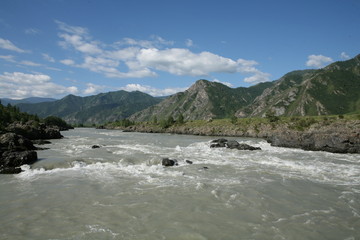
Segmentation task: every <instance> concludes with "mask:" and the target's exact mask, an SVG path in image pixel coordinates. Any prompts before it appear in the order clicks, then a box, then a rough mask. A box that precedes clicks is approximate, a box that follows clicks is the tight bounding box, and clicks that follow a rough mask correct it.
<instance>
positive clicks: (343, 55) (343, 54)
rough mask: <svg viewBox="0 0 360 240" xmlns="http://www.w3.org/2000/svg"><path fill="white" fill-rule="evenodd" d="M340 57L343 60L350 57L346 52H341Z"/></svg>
mask: <svg viewBox="0 0 360 240" xmlns="http://www.w3.org/2000/svg"><path fill="white" fill-rule="evenodd" d="M340 58H341V59H343V60H348V59H350V56H349V55H348V54H347V53H346V52H342V53H341V54H340Z"/></svg>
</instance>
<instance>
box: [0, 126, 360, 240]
mask: <svg viewBox="0 0 360 240" xmlns="http://www.w3.org/2000/svg"><path fill="white" fill-rule="evenodd" d="M62 134H63V135H64V136H65V138H64V139H60V140H52V143H51V144H49V145H45V146H46V147H49V148H50V149H49V150H43V151H38V157H39V161H38V162H36V163H35V164H33V165H32V166H22V169H23V170H24V171H23V172H22V173H20V174H18V175H0V239H2V240H5V239H11V240H14V239H15V240H16V239H36V240H41V239H51V240H55V239H59V240H60V239H61V240H65V239H69V240H70V239H86V240H87V239H129V240H136V239H150V240H151V239H156V240H159V239H184V240H185V239H188V240H193V239H209V240H210V239H214V240H219V239H223V240H232V239H259V240H260V239H261V240H262V239H316V240H321V239H344V240H355V239H360V155H359V154H332V153H326V152H310V151H303V150H299V149H287V148H277V147H271V146H270V145H269V144H268V143H267V142H266V141H264V140H262V139H251V138H229V139H235V140H237V141H239V142H241V143H247V144H249V145H252V146H256V147H261V148H262V150H261V151H239V150H231V149H222V148H216V149H214V148H210V147H209V146H210V141H211V140H212V139H215V137H203V136H188V135H171V134H149V133H147V134H146V133H126V132H122V131H116V130H99V129H97V130H95V129H86V128H82V129H75V130H70V131H66V132H62ZM93 145H99V146H100V148H95V149H92V146H93ZM165 157H168V158H172V159H177V160H178V163H179V165H178V166H174V167H163V166H162V165H161V160H162V158H165ZM186 160H190V161H192V162H193V164H189V163H187V162H186Z"/></svg>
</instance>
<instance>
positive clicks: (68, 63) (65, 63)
mask: <svg viewBox="0 0 360 240" xmlns="http://www.w3.org/2000/svg"><path fill="white" fill-rule="evenodd" d="M60 62H61V63H62V64H64V65H68V66H73V65H75V62H74V60H71V59H63V60H60Z"/></svg>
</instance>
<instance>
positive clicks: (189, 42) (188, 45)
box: [185, 39, 194, 47]
mask: <svg viewBox="0 0 360 240" xmlns="http://www.w3.org/2000/svg"><path fill="white" fill-rule="evenodd" d="M185 45H186V46H187V47H192V46H194V42H193V40H191V39H186V41H185Z"/></svg>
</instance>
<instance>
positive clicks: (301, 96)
mask: <svg viewBox="0 0 360 240" xmlns="http://www.w3.org/2000/svg"><path fill="white" fill-rule="evenodd" d="M269 111H270V112H273V113H275V115H278V116H280V115H283V116H306V115H332V114H346V113H351V112H357V111H360V55H358V56H356V57H355V58H353V59H350V60H347V61H341V62H335V63H332V64H330V65H328V66H327V67H325V68H322V69H319V70H303V71H294V72H290V73H288V74H286V75H284V76H283V77H282V78H280V79H279V80H277V81H275V82H274V85H273V86H271V87H270V88H268V89H266V90H265V91H264V92H263V93H262V94H261V95H260V96H258V97H257V98H256V99H255V100H254V102H253V103H252V104H251V105H249V106H247V107H244V108H242V109H240V110H239V111H237V113H236V115H237V116H239V117H241V116H250V117H254V116H264V115H265V114H266V113H267V112H269Z"/></svg>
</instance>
